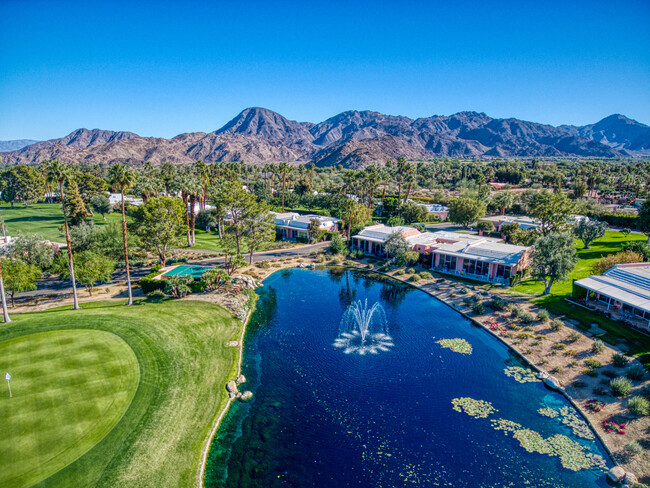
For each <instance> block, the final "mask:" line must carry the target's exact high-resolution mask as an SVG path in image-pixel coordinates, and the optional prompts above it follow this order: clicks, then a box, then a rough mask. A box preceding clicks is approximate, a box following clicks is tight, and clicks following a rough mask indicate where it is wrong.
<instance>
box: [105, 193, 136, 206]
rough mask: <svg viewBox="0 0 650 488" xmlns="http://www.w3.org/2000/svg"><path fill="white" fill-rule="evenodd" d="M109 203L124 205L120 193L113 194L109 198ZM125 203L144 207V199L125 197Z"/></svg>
mask: <svg viewBox="0 0 650 488" xmlns="http://www.w3.org/2000/svg"><path fill="white" fill-rule="evenodd" d="M108 203H110V204H111V205H121V204H122V195H121V194H120V193H111V194H110V195H109V196H108ZM124 203H125V204H126V205H135V206H136V207H139V206H140V205H142V203H143V200H142V198H136V197H130V196H128V195H124Z"/></svg>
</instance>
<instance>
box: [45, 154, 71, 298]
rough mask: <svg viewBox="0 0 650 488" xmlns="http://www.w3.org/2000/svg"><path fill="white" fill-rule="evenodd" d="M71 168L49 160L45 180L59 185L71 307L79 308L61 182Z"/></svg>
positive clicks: (67, 178)
mask: <svg viewBox="0 0 650 488" xmlns="http://www.w3.org/2000/svg"><path fill="white" fill-rule="evenodd" d="M71 174H72V170H71V169H70V167H69V166H67V165H63V164H61V163H59V161H58V160H55V161H50V162H49V163H48V165H47V180H48V181H49V182H50V183H52V184H54V183H56V184H57V185H59V194H60V195H61V210H62V211H63V226H64V229H65V240H66V244H67V247H68V267H69V270H70V282H71V283H72V297H73V303H74V305H73V309H74V310H78V309H79V300H78V298H77V284H76V281H75V276H74V260H73V257H72V244H71V243H70V231H69V228H68V214H67V213H66V208H65V195H64V193H63V184H64V183H65V182H66V181H68V180H69V179H70V176H71Z"/></svg>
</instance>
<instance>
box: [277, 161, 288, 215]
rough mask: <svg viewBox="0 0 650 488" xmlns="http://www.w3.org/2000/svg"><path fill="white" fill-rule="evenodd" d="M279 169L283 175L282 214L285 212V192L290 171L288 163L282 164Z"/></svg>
mask: <svg viewBox="0 0 650 488" xmlns="http://www.w3.org/2000/svg"><path fill="white" fill-rule="evenodd" d="M278 169H279V170H280V172H281V173H282V212H284V192H285V189H286V186H287V171H289V165H288V164H287V163H280V165H279V167H278Z"/></svg>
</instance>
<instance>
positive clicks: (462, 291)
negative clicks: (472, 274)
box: [460, 288, 469, 295]
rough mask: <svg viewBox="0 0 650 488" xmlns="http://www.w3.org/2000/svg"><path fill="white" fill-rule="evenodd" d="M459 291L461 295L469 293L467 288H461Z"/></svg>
mask: <svg viewBox="0 0 650 488" xmlns="http://www.w3.org/2000/svg"><path fill="white" fill-rule="evenodd" d="M460 292H461V294H463V295H467V294H468V293H469V288H461V290H460Z"/></svg>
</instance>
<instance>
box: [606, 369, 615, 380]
mask: <svg viewBox="0 0 650 488" xmlns="http://www.w3.org/2000/svg"><path fill="white" fill-rule="evenodd" d="M603 374H604V375H605V376H607V377H608V378H609V379H611V380H613V379H614V378H617V377H618V373H617V372H616V371H612V370H611V369H608V370H605V371H603Z"/></svg>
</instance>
